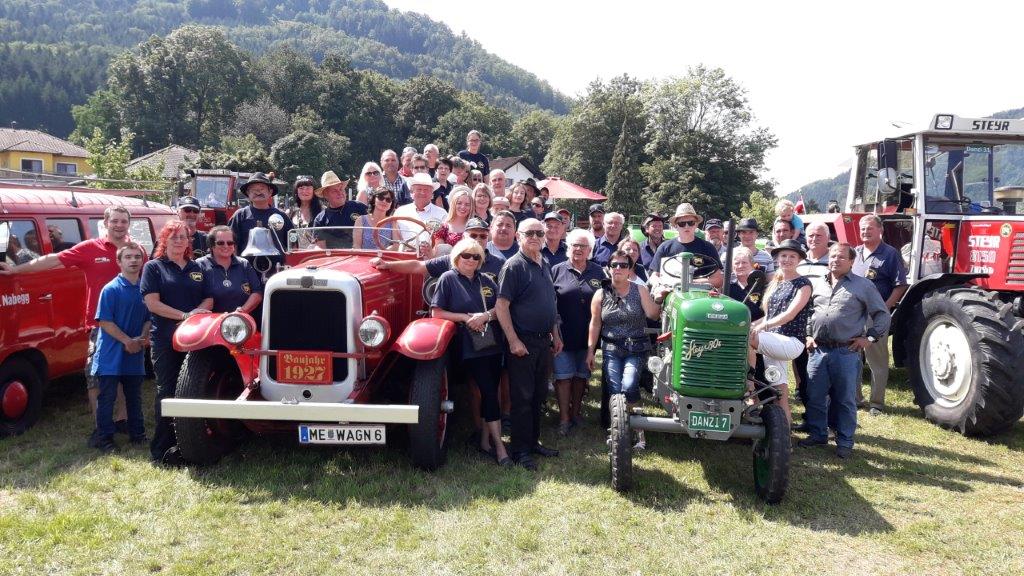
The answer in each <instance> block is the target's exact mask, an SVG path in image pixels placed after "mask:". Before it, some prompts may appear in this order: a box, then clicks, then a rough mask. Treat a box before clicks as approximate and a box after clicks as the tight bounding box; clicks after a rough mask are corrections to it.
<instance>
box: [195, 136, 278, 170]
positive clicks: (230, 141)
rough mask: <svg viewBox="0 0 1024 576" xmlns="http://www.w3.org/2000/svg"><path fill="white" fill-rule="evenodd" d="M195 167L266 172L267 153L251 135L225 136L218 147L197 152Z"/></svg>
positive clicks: (267, 164) (205, 148) (210, 147)
mask: <svg viewBox="0 0 1024 576" xmlns="http://www.w3.org/2000/svg"><path fill="white" fill-rule="evenodd" d="M196 165H197V166H198V167H200V168H217V169H221V170H235V171H236V172H266V171H267V166H269V165H270V160H269V159H268V158H267V151H266V149H265V148H263V146H262V145H261V144H260V142H259V140H257V139H256V137H255V136H253V135H252V134H246V135H245V136H240V137H236V136H225V137H224V139H223V140H222V141H221V145H220V147H213V146H206V147H204V148H203V149H202V150H200V151H199V158H197V159H196Z"/></svg>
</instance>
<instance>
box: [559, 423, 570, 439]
mask: <svg viewBox="0 0 1024 576" xmlns="http://www.w3.org/2000/svg"><path fill="white" fill-rule="evenodd" d="M570 432H572V422H571V421H569V420H565V421H564V422H559V423H558V435H559V436H562V437H563V438H564V437H566V436H568V435H569V433H570Z"/></svg>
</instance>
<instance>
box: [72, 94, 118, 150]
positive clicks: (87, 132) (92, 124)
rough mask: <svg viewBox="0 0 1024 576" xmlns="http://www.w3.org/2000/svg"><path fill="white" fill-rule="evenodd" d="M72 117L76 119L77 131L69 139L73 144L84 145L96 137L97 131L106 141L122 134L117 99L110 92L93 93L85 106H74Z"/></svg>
mask: <svg viewBox="0 0 1024 576" xmlns="http://www.w3.org/2000/svg"><path fill="white" fill-rule="evenodd" d="M71 116H72V117H73V118H74V119H75V129H74V131H73V132H71V136H69V137H68V139H69V140H71V141H72V142H78V143H80V144H83V145H84V143H85V141H86V140H88V139H90V138H92V137H94V136H95V132H96V130H99V131H100V134H101V135H102V136H103V138H104V139H106V140H112V139H114V138H117V137H118V136H119V134H120V126H121V120H120V117H119V116H118V106H117V98H116V96H115V95H114V93H113V92H111V91H110V90H97V91H95V92H93V93H92V95H91V96H89V100H88V101H86V103H85V104H81V105H77V106H72V108H71Z"/></svg>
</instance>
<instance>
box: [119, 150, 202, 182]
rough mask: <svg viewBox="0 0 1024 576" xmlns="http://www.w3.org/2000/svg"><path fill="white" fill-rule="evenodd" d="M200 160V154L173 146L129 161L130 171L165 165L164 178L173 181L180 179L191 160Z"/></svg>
mask: <svg viewBox="0 0 1024 576" xmlns="http://www.w3.org/2000/svg"><path fill="white" fill-rule="evenodd" d="M198 158H199V152H197V151H195V150H191V149H189V148H185V147H184V146H178V145H177V144H171V145H170V146H168V147H166V148H161V149H160V150H157V151H155V152H150V153H149V154H145V155H143V156H139V157H138V158H132V159H131V160H129V161H128V169H132V168H139V167H153V168H155V167H157V166H159V165H160V162H163V163H164V172H163V174H162V176H163V177H164V178H167V179H173V178H177V177H178V173H179V172H180V171H181V167H182V166H183V165H185V164H186V162H187V161H189V160H197V159H198Z"/></svg>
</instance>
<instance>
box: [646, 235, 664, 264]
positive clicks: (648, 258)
mask: <svg viewBox="0 0 1024 576" xmlns="http://www.w3.org/2000/svg"><path fill="white" fill-rule="evenodd" d="M664 243H665V241H664V240H662V241H661V244H664ZM661 244H658V246H659V247H660V246H661ZM655 250H657V248H654V247H652V246H651V241H650V240H644V241H643V242H641V243H640V264H641V265H643V267H644V268H647V269H648V270H650V269H651V260H654V251H655Z"/></svg>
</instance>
